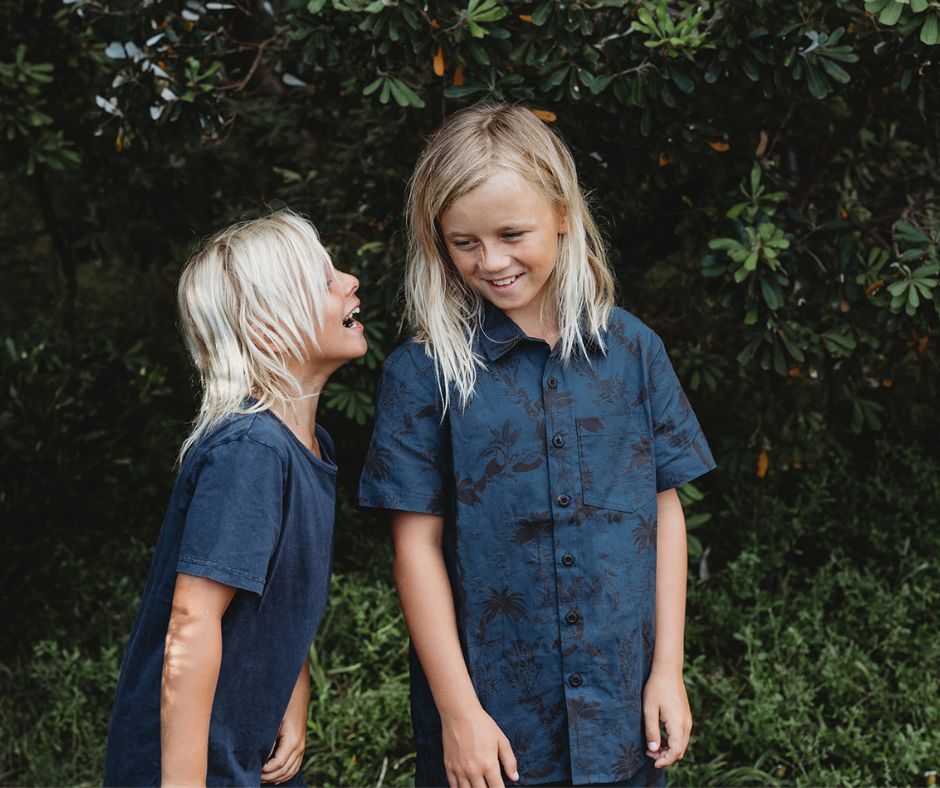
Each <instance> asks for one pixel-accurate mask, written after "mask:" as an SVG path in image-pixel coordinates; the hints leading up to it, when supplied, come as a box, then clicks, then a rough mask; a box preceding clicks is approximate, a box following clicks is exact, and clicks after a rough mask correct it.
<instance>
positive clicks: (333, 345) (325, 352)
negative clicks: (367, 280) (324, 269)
mask: <svg viewBox="0 0 940 788" xmlns="http://www.w3.org/2000/svg"><path fill="white" fill-rule="evenodd" d="M358 289H359V280H358V279H356V277H354V276H352V275H351V274H347V273H344V272H343V271H340V270H338V269H335V268H334V269H333V270H332V272H331V274H330V280H329V285H328V289H327V292H326V294H325V295H324V296H323V306H322V315H323V322H322V324H321V325H320V326H318V328H317V342H318V343H319V345H320V349H319V350H314V351H313V353H312V354H311V359H312V360H313V361H315V362H316V363H318V364H324V363H325V364H326V365H330V366H334V365H335V367H339V366H340V365H341V364H343V363H345V362H347V361H350V360H352V359H354V358H359V357H360V356H361V355H363V354H364V353H365V352H366V350H367V349H368V345H367V343H366V338H365V333H364V332H365V330H364V328H363V326H362V323H360V322H359V321H358V320H356V318H355V314H356V313H358V312H359V298H358V297H357V296H356V291H357V290H358Z"/></svg>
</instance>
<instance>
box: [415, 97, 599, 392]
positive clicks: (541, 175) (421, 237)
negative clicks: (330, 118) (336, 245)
mask: <svg viewBox="0 0 940 788" xmlns="http://www.w3.org/2000/svg"><path fill="white" fill-rule="evenodd" d="M505 170H511V171H513V172H515V173H516V174H517V175H519V176H521V177H522V178H523V179H525V180H526V181H527V182H528V183H529V184H531V185H532V186H534V187H537V188H540V189H541V190H542V191H543V193H544V194H545V195H546V196H547V197H548V198H549V199H550V200H551V201H552V203H553V204H554V205H555V206H556V207H558V208H559V209H564V210H565V211H566V213H567V217H568V232H567V233H565V234H564V235H561V236H560V240H559V248H558V259H557V262H556V264H555V269H554V271H553V272H552V275H551V277H550V278H549V281H548V282H547V284H546V286H547V287H548V288H549V290H548V292H547V298H546V299H545V303H547V304H549V305H550V308H552V309H553V310H554V314H553V315H552V317H553V318H554V319H555V320H556V321H557V323H558V330H559V338H558V342H559V355H560V356H561V358H562V360H563V361H565V362H567V361H568V360H570V358H571V357H572V355H574V354H575V353H583V354H586V352H587V348H586V341H587V339H588V338H590V337H593V338H594V339H595V340H596V341H597V343H598V344H599V345H600V346H603V340H602V337H601V332H602V331H603V330H604V329H606V328H607V321H608V318H609V317H610V310H611V308H612V307H613V304H614V288H615V285H614V278H613V275H612V274H611V272H610V268H609V266H608V263H607V257H606V254H605V250H604V244H603V242H602V240H601V237H600V233H599V232H598V230H597V226H596V225H595V223H594V220H593V218H592V217H591V213H590V211H589V210H588V206H587V201H586V200H585V197H584V194H583V193H582V191H581V188H580V186H579V185H578V175H577V170H576V168H575V164H574V159H573V158H572V156H571V152H570V151H569V150H568V148H567V146H566V145H565V143H564V142H563V141H562V140H561V139H560V138H559V137H558V135H557V134H555V133H554V132H553V131H552V130H551V129H549V128H548V127H547V126H546V125H545V124H544V123H543V122H542V121H540V120H539V119H538V118H536V117H535V115H533V114H532V112H530V111H529V110H528V109H526V108H525V107H521V106H510V105H506V104H478V105H475V106H472V107H468V108H467V109H463V110H460V111H459V112H456V113H454V114H453V115H451V116H450V117H449V118H447V119H446V120H445V121H444V123H443V124H442V125H441V126H440V127H439V128H438V130H437V131H436V132H435V133H434V134H433V135H432V136H431V138H430V140H429V141H428V144H427V146H426V147H425V149H424V151H423V153H422V154H421V156H420V157H419V159H418V163H417V165H416V167H415V171H414V174H413V175H412V177H411V180H410V182H409V184H408V206H407V224H408V259H407V263H406V269H405V284H404V291H405V318H406V320H407V321H408V322H409V323H410V324H411V327H412V329H413V330H414V332H415V334H416V336H417V338H418V339H419V340H421V341H423V342H425V347H426V350H427V352H428V353H429V354H430V355H431V357H432V358H433V359H434V363H435V366H436V368H437V372H438V380H439V384H440V386H441V391H442V395H443V398H444V403H445V407H447V404H448V403H449V399H450V388H451V386H453V387H454V388H455V389H456V391H457V394H458V398H459V400H460V405H461V407H464V406H466V404H467V402H468V401H469V400H470V397H471V396H472V394H473V389H474V386H475V385H476V379H477V371H478V369H479V368H483V367H485V364H484V362H483V359H481V358H480V357H479V355H477V354H476V353H475V352H474V350H473V345H474V338H475V336H476V334H477V333H478V332H479V331H480V321H481V319H482V313H483V299H482V296H480V295H479V294H478V293H476V292H475V291H474V290H472V289H470V288H469V287H468V286H467V285H466V284H465V283H464V281H463V279H462V278H461V276H460V274H459V272H458V271H457V269H456V267H455V266H454V264H453V262H452V261H451V259H450V256H449V254H448V252H447V248H446V246H445V244H444V240H443V236H442V233H441V226H440V219H441V216H442V214H443V213H444V212H445V211H446V210H447V209H448V208H449V207H450V206H451V205H452V204H453V203H454V201H455V200H457V199H459V198H460V197H462V196H463V195H465V194H467V193H468V192H470V191H472V190H473V189H475V188H476V187H477V186H479V185H480V184H481V183H483V181H485V180H486V179H487V178H489V177H490V176H491V175H494V174H495V173H497V172H500V171H505Z"/></svg>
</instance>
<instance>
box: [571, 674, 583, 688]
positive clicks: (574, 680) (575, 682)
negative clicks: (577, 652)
mask: <svg viewBox="0 0 940 788" xmlns="http://www.w3.org/2000/svg"><path fill="white" fill-rule="evenodd" d="M568 683H569V684H570V685H571V686H572V687H575V688H577V687H580V686H581V685H582V684H583V683H584V682H583V681H582V680H581V677H580V676H579V675H578V674H577V673H572V674H571V675H570V676H568Z"/></svg>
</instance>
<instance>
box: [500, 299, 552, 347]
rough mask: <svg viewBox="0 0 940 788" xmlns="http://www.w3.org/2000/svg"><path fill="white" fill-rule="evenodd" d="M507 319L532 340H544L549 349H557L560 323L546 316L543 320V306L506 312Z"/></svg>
mask: <svg viewBox="0 0 940 788" xmlns="http://www.w3.org/2000/svg"><path fill="white" fill-rule="evenodd" d="M506 317H508V318H509V319H510V320H512V322H513V323H515V324H516V325H517V326H519V328H520V329H521V330H522V332H523V333H524V334H525V335H526V336H527V337H531V338H532V339H542V340H544V341H545V342H546V343H548V346H549V347H555V343H556V342H557V341H558V323H557V321H555V320H554V319H552V318H551V317H550V315H549V314H546V315H545V316H544V319H543V315H542V308H541V305H535V306H534V308H531V307H530V308H527V309H525V310H520V309H513V310H509V311H507V312H506Z"/></svg>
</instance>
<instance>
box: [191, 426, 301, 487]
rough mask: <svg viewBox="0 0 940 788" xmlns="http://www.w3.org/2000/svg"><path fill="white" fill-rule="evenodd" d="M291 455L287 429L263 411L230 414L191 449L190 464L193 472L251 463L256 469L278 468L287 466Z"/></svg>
mask: <svg viewBox="0 0 940 788" xmlns="http://www.w3.org/2000/svg"><path fill="white" fill-rule="evenodd" d="M289 456H290V455H289V453H288V447H287V441H286V440H285V435H284V430H283V429H282V428H281V426H280V425H279V424H278V423H277V422H276V420H275V417H274V416H272V415H271V414H270V413H268V412H266V411H262V412H261V413H237V414H233V415H231V416H229V417H228V418H227V419H225V421H223V422H222V423H221V424H220V425H219V426H218V427H216V428H215V429H214V430H212V431H211V432H210V433H209V434H208V435H206V436H205V437H204V438H203V439H202V440H200V441H199V442H198V443H197V444H196V445H195V446H194V447H193V448H192V452H191V457H190V458H188V460H187V464H188V465H189V467H190V469H191V473H192V474H193V475H198V474H199V472H200V470H202V469H204V468H205V467H206V466H207V465H213V466H216V467H218V468H222V469H224V468H227V467H230V466H233V465H241V464H244V463H250V464H251V465H252V466H253V467H254V468H255V469H256V470H261V469H262V468H270V469H272V470H277V469H283V468H284V467H285V466H286V465H287V462H288V459H289Z"/></svg>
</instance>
